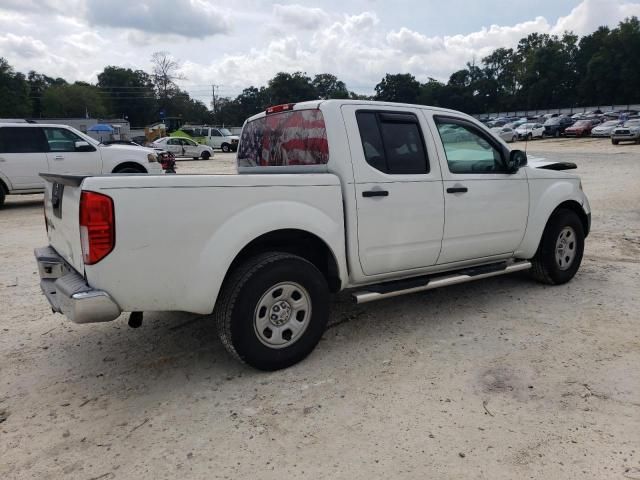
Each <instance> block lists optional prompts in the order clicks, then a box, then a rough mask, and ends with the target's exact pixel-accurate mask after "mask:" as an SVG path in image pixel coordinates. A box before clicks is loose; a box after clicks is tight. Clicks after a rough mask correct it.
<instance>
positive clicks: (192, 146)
mask: <svg viewBox="0 0 640 480" xmlns="http://www.w3.org/2000/svg"><path fill="white" fill-rule="evenodd" d="M180 141H181V142H182V148H184V156H185V157H192V158H198V157H199V156H200V152H199V148H198V144H197V143H196V142H194V141H193V140H189V139H188V138H182V139H181V140H180Z"/></svg>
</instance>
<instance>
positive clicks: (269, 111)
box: [265, 103, 296, 115]
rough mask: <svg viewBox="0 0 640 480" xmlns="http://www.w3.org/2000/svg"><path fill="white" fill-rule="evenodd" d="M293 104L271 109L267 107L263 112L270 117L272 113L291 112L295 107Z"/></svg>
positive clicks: (276, 106)
mask: <svg viewBox="0 0 640 480" xmlns="http://www.w3.org/2000/svg"><path fill="white" fill-rule="evenodd" d="M295 105H296V104H295V103H283V104H282V105H274V106H273V107H269V108H267V109H266V110H265V113H266V114H267V115H271V114H273V113H280V112H287V111H289V110H293V107H295Z"/></svg>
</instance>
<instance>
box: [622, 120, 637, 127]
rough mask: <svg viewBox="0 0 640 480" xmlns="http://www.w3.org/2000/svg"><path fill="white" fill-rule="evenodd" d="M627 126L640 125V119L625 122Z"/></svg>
mask: <svg viewBox="0 0 640 480" xmlns="http://www.w3.org/2000/svg"><path fill="white" fill-rule="evenodd" d="M624 126H625V127H637V126H640V119H638V120H629V121H628V122H626V123H625V124H624Z"/></svg>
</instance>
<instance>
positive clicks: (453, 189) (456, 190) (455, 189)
mask: <svg viewBox="0 0 640 480" xmlns="http://www.w3.org/2000/svg"><path fill="white" fill-rule="evenodd" d="M468 191H469V189H468V188H467V187H449V188H447V193H467V192H468Z"/></svg>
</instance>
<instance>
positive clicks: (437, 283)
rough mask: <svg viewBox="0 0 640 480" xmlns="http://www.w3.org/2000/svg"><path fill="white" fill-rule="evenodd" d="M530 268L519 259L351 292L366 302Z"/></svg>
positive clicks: (529, 263)
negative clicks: (512, 261) (513, 261)
mask: <svg viewBox="0 0 640 480" xmlns="http://www.w3.org/2000/svg"><path fill="white" fill-rule="evenodd" d="M530 268H531V262H529V261H520V262H515V263H510V264H507V263H506V262H503V263H497V264H492V265H485V266H482V267H477V268H470V269H465V270H459V271H458V272H456V273H453V274H449V275H444V276H430V277H421V278H419V279H417V280H413V281H412V280H409V281H399V282H388V283H386V284H378V285H371V286H369V287H368V288H369V289H368V290H362V291H358V292H354V293H353V298H354V300H355V301H356V303H367V302H373V301H375V300H382V299H383V298H391V297H398V296H400V295H407V294H409V293H416V292H424V291H425V290H433V289H434V288H440V287H448V286H449V285H456V284H458V283H465V282H470V281H472V280H480V279H481V278H488V277H497V276H498V275H506V274H507V273H513V272H519V271H521V270H528V269H530Z"/></svg>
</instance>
